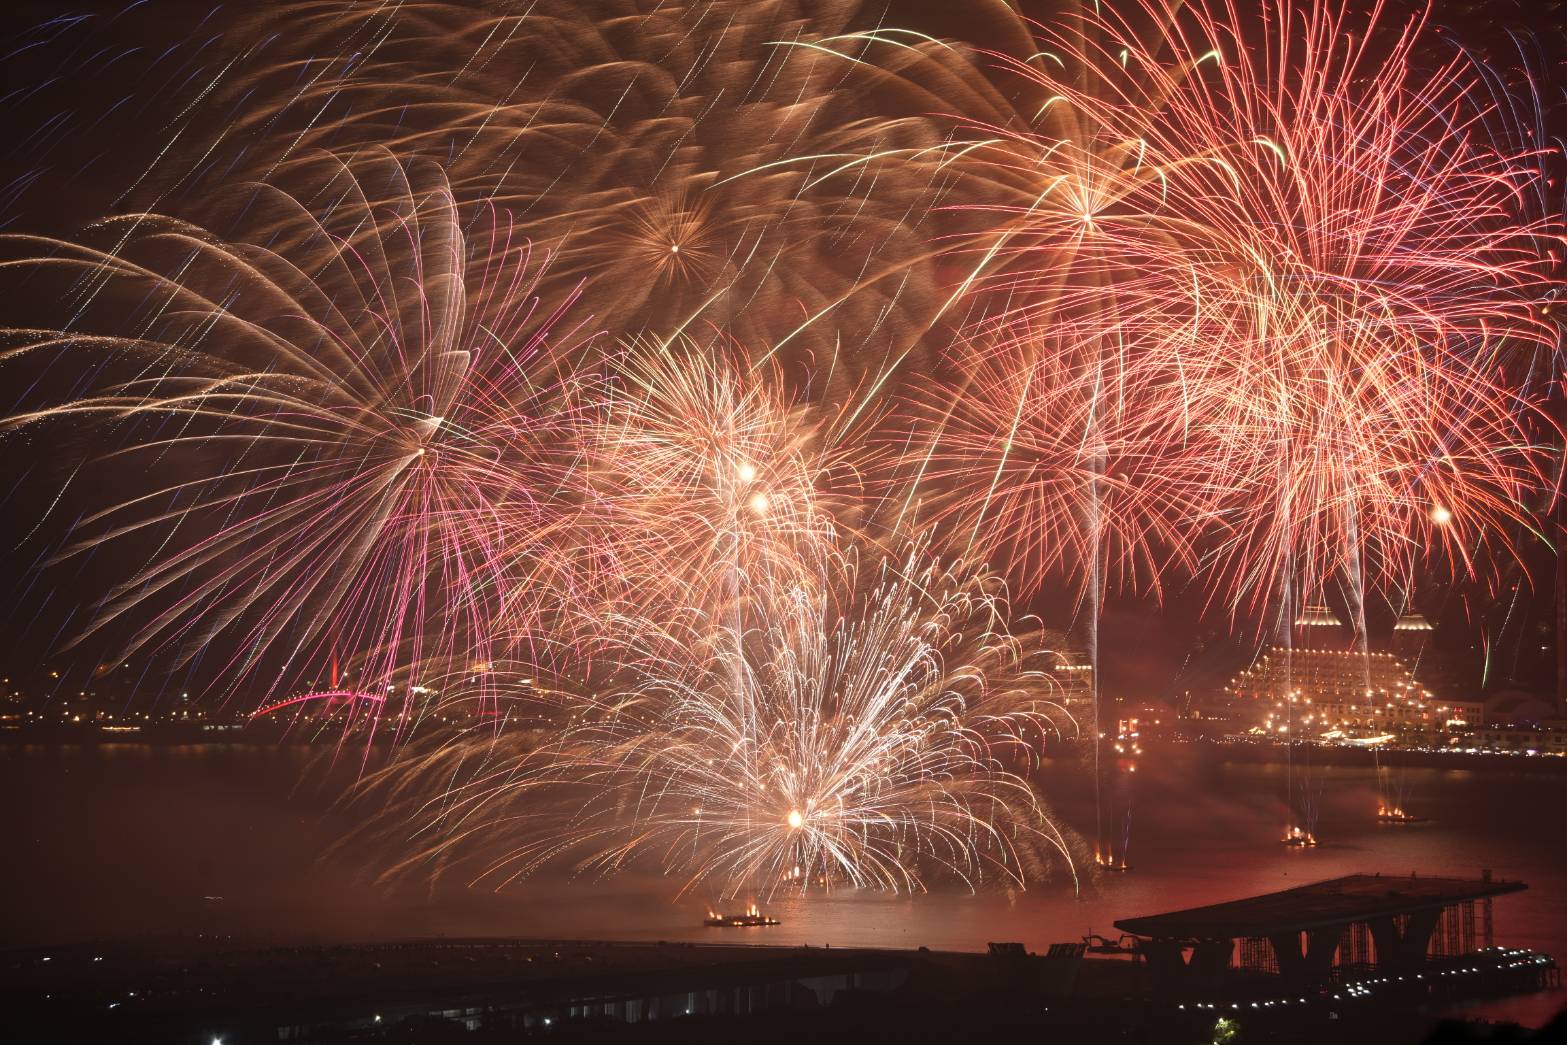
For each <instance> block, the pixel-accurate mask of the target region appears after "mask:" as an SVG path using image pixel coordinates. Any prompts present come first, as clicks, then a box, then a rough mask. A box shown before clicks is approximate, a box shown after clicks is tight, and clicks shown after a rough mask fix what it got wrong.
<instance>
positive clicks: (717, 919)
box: [702, 904, 783, 929]
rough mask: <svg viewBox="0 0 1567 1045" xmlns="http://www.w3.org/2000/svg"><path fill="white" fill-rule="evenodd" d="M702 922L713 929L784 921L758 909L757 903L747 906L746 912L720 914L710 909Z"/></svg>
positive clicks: (774, 923) (736, 927)
mask: <svg viewBox="0 0 1567 1045" xmlns="http://www.w3.org/2000/svg"><path fill="white" fill-rule="evenodd" d="M702 924H703V925H705V926H707V927H709V928H711V929H749V928H754V927H756V926H761V925H782V924H783V922H781V921H779V920H778V919H777V918H770V917H768V916H767V915H765V914H763V913H762V912H761V911H759V910H758V909H757V907H756V904H752V905H751V906H750V907H748V908H746V910H745V913H744V914H718V913H717V912H715V911H709V912H707V917H706V918H704V919H703V920H702Z"/></svg>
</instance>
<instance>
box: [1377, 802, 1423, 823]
mask: <svg viewBox="0 0 1567 1045" xmlns="http://www.w3.org/2000/svg"><path fill="white" fill-rule="evenodd" d="M1425 822H1426V818H1425V817H1423V816H1414V815H1413V814H1410V813H1406V812H1404V811H1403V809H1401V808H1400V807H1398V806H1383V807H1382V808H1380V809H1378V810H1377V823H1379V824H1423V823H1425Z"/></svg>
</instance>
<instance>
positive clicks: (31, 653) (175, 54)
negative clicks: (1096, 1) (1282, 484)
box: [0, 0, 1567, 699]
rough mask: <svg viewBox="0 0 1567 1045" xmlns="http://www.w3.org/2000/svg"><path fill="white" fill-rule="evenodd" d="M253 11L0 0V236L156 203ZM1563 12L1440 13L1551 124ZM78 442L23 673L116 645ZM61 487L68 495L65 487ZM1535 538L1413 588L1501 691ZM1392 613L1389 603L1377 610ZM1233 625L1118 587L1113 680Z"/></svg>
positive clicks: (37, 479) (37, 586)
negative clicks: (84, 551) (97, 604)
mask: <svg viewBox="0 0 1567 1045" xmlns="http://www.w3.org/2000/svg"><path fill="white" fill-rule="evenodd" d="M894 9H895V10H896V11H897V12H898V13H897V14H896V15H894V17H893V18H892V19H890V20H891V21H894V22H901V23H903V24H920V25H923V26H925V27H926V28H928V29H930V30H931V31H935V32H939V31H942V30H943V29H946V28H949V25H948V23H950V28H951V30H952V31H954V32H959V33H961V32H964V31H967V30H968V29H969V28H970V26H969V25H968V22H967V19H966V18H965V17H964V12H963V11H962V10H961V5H959V4H957V3H954V2H952V0H908V2H905V3H895V4H894ZM255 10H256V8H255V7H253V6H251V5H249V4H240V5H228V6H226V7H225V6H222V5H215V4H212V3H210V2H195V0H149V2H146V3H142V4H125V3H91V2H86V0H74V2H73V0H11V2H9V3H7V4H4V5H0V54H3V55H4V67H5V69H6V77H5V82H6V84H7V86H6V87H5V88H4V89H3V91H0V231H5V232H13V233H14V232H28V233H38V234H46V235H64V236H69V235H72V234H74V233H75V232H76V230H78V229H79V228H80V227H81V226H82V225H83V224H85V223H86V222H88V221H90V220H92V219H93V218H95V217H97V216H99V215H102V214H105V213H112V212H114V211H116V210H122V209H124V208H126V207H129V206H132V205H136V204H141V203H145V202H146V201H147V200H148V199H150V198H154V197H155V196H156V195H157V194H158V192H159V191H160V188H161V187H160V186H159V185H158V184H157V183H156V179H155V178H154V179H151V180H148V181H142V182H139V183H138V182H137V181H136V178H137V175H138V172H142V171H145V170H147V169H148V168H149V166H151V165H152V164H153V161H154V160H155V159H156V154H157V152H158V151H159V150H160V149H161V148H162V147H163V146H164V145H165V144H167V135H165V134H164V133H162V128H165V127H168V126H169V125H170V124H171V121H172V119H173V117H174V116H175V114H176V113H177V112H178V111H179V110H180V108H181V107H183V106H184V105H185V104H186V103H187V102H188V101H189V100H190V99H191V98H192V97H193V96H195V95H196V94H198V93H199V91H200V89H201V87H202V85H203V83H204V82H205V78H207V77H210V75H211V73H212V70H213V69H214V68H216V67H217V66H218V64H219V63H221V62H223V61H225V60H226V59H227V57H228V56H229V51H228V50H227V49H226V48H227V37H226V35H225V34H226V30H227V29H228V27H229V26H230V25H231V24H232V20H233V19H234V18H235V17H237V16H238V15H239V14H240V13H244V12H252V13H253V12H254V11H255ZM1040 13H1041V15H1042V16H1043V15H1044V14H1045V13H1046V9H1041V12H1040ZM1564 20H1567V5H1564V4H1563V3H1562V2H1559V0H1530V2H1520V3H1496V2H1476V3H1438V4H1437V5H1436V16H1435V21H1436V22H1437V23H1439V24H1441V25H1444V26H1448V27H1451V29H1450V31H1451V32H1452V33H1453V35H1454V36H1456V37H1461V38H1462V39H1464V40H1466V41H1468V42H1469V43H1470V44H1471V46H1473V47H1474V48H1475V49H1477V50H1478V51H1480V52H1481V53H1484V54H1486V55H1488V56H1492V58H1493V60H1494V61H1495V62H1496V64H1498V66H1500V67H1503V68H1513V69H1516V67H1517V65H1518V57H1517V56H1518V55H1519V54H1520V53H1523V54H1527V55H1528V56H1529V58H1530V60H1531V61H1532V62H1534V63H1535V64H1536V66H1537V72H1538V73H1539V74H1540V78H1539V83H1540V87H1541V89H1542V91H1543V92H1544V95H1543V97H1542V102H1543V103H1544V104H1545V105H1547V106H1548V108H1549V109H1550V110H1551V115H1550V117H1549V119H1550V120H1551V121H1552V123H1553V126H1554V128H1555V130H1554V132H1553V133H1556V134H1560V133H1561V116H1562V111H1563V110H1562V106H1561V104H1560V97H1561V93H1562V89H1563V84H1564V81H1567V77H1564V76H1563V75H1562V72H1563V68H1564V64H1563V63H1564V55H1567V46H1564V33H1563V29H1562V25H1563V22H1564ZM278 21H279V24H278V26H277V29H278V31H280V32H287V31H288V28H289V27H288V25H287V21H286V17H282V16H280V17H279V19H278ZM181 147H183V146H181ZM1559 184H1560V182H1559V181H1558V185H1559ZM1558 191H1559V190H1558ZM34 289H35V290H36V288H34ZM28 293H29V288H28V287H27V286H26V285H22V286H18V285H16V284H15V283H14V282H10V283H7V284H5V285H4V286H3V287H0V308H6V309H8V310H10V311H11V312H12V313H14V312H15V311H16V309H15V306H16V305H17V304H18V303H19V302H22V301H24V300H25V297H26V295H27V294H28ZM4 321H5V322H7V323H9V322H13V321H14V318H13V316H12V315H8V316H6V317H5V319H4ZM42 377H44V375H38V374H34V373H30V372H29V371H28V370H27V369H26V367H25V366H24V367H20V368H19V367H14V366H13V367H11V368H9V369H7V371H6V372H5V376H4V377H3V379H0V407H10V406H11V405H12V404H13V403H15V402H22V401H27V397H28V395H29V394H30V385H31V382H32V381H34V380H37V379H40V378H42ZM62 440H63V441H64V443H65V444H66V445H64V446H62ZM68 444H69V436H68V435H67V436H63V437H62V436H61V434H60V433H56V432H52V433H50V434H49V435H48V437H47V438H39V437H36V436H31V435H29V436H24V437H21V438H18V437H14V436H13V437H10V438H7V439H6V440H4V441H3V442H0V452H3V458H0V521H3V525H4V527H5V528H6V529H7V530H8V531H9V533H8V534H6V538H7V539H6V540H5V541H4V544H3V546H0V591H3V592H4V594H3V596H0V661H3V662H4V663H5V666H6V668H7V670H8V671H9V672H10V673H13V674H18V675H21V676H24V677H25V676H27V675H29V674H31V673H34V672H38V671H40V670H44V669H46V668H47V667H49V666H53V665H57V664H61V665H77V666H78V667H80V666H82V665H84V664H91V663H94V662H96V661H97V660H98V659H99V658H103V657H107V656H109V655H110V654H109V651H108V648H107V647H99V646H92V645H89V646H87V647H85V648H84V649H83V650H81V651H80V652H78V653H74V654H70V655H64V654H60V653H58V652H57V651H58V650H59V647H60V646H61V644H62V643H63V641H64V640H65V639H66V638H67V637H69V636H71V635H73V634H75V633H76V632H77V631H78V630H79V629H80V628H81V627H82V625H83V624H84V622H85V621H87V620H88V619H89V617H90V602H91V599H92V598H93V596H94V595H95V594H97V593H99V592H101V590H102V587H103V584H104V577H105V576H109V575H112V574H114V573H115V571H116V569H117V568H118V567H120V566H121V565H123V564H122V563H120V562H115V561H109V562H105V561H103V559H102V558H99V559H95V558H93V557H92V556H86V557H77V558H75V559H72V560H70V561H68V562H66V563H64V564H62V565H59V566H55V567H51V568H49V569H47V570H44V569H41V568H40V564H41V563H42V562H43V561H44V560H45V559H46V558H47V557H48V556H49V555H51V554H52V553H53V552H54V551H55V550H57V549H58V548H59V547H60V546H61V544H62V542H63V540H64V538H65V535H66V534H67V533H68V532H69V529H70V526H71V523H72V521H73V519H74V518H75V517H76V515H77V514H78V513H79V512H80V511H82V510H83V509H84V508H85V507H86V506H87V505H88V504H89V503H94V502H95V501H96V500H97V499H98V497H99V496H100V495H101V494H102V493H103V490H102V487H103V486H104V485H109V486H112V485H113V484H116V483H120V484H124V485H125V488H126V489H127V490H129V489H133V488H134V482H135V479H136V477H135V476H124V475H116V474H115V473H114V471H113V470H112V469H107V470H106V469H103V468H89V469H88V470H87V471H85V472H81V473H76V472H75V467H76V465H75V462H74V460H73V457H74V455H73V454H72V453H71V452H70V447H69V445H68ZM73 475H74V479H73V481H72V483H70V484H67V483H66V479H67V478H69V477H72V476H73ZM84 484H85V485H86V486H87V487H89V489H82V487H83V485H84ZM62 487H64V488H65V489H66V492H65V494H64V495H63V496H58V497H57V494H58V493H59V491H60V490H61V489H62ZM91 487H98V489H91ZM1525 543H1526V560H1527V565H1528V571H1527V576H1525V575H1523V574H1520V575H1519V576H1518V577H1517V578H1514V579H1513V580H1512V581H1504V582H1503V583H1502V585H1501V588H1500V594H1501V596H1502V598H1501V599H1500V600H1495V599H1490V598H1471V599H1470V600H1469V601H1468V603H1467V604H1466V602H1465V600H1464V599H1463V598H1461V597H1460V596H1459V595H1457V594H1454V593H1453V592H1450V591H1447V590H1444V589H1443V588H1442V587H1440V586H1438V585H1435V584H1433V585H1431V586H1430V587H1429V589H1428V591H1426V592H1424V593H1422V595H1421V596H1420V597H1419V599H1418V600H1417V601H1418V602H1419V608H1421V609H1423V610H1425V611H1426V612H1427V613H1428V614H1429V615H1431V616H1432V617H1433V618H1435V619H1437V620H1438V621H1439V622H1440V627H1441V629H1442V630H1441V637H1442V642H1441V645H1442V647H1443V649H1444V650H1445V651H1446V652H1447V653H1448V654H1449V656H1450V659H1452V661H1453V670H1455V671H1456V672H1457V673H1459V674H1461V675H1465V676H1467V677H1469V678H1471V679H1475V680H1477V679H1478V676H1479V673H1480V671H1481V669H1482V665H1483V664H1484V663H1485V661H1484V660H1483V658H1482V656H1481V655H1480V653H1479V650H1480V649H1481V648H1482V647H1484V646H1486V645H1489V647H1490V650H1491V653H1490V658H1489V665H1488V668H1487V670H1488V671H1489V673H1490V677H1489V680H1488V681H1489V682H1490V684H1492V685H1493V686H1494V685H1501V684H1505V683H1507V682H1508V681H1516V682H1517V683H1518V684H1521V685H1525V686H1534V687H1549V686H1550V685H1552V684H1553V660H1552V656H1551V654H1550V653H1549V652H1547V651H1542V650H1540V649H1539V648H1538V647H1539V646H1540V645H1541V644H1542V642H1543V643H1546V644H1549V643H1551V642H1552V641H1553V639H1552V638H1551V637H1550V627H1549V624H1550V620H1551V617H1550V612H1551V606H1552V599H1551V595H1552V592H1551V582H1552V577H1553V568H1552V567H1553V562H1552V559H1551V557H1550V554H1549V552H1548V550H1547V549H1545V548H1544V547H1543V546H1541V545H1539V543H1538V542H1525ZM1531 577H1532V581H1531V580H1530V579H1529V578H1531ZM1466 605H1467V608H1466ZM1036 608H1038V609H1040V610H1041V611H1042V612H1045V613H1046V615H1047V616H1049V617H1051V618H1052V623H1056V624H1066V623H1069V622H1070V613H1069V612H1068V611H1066V610H1064V609H1062V608H1061V606H1060V605H1059V604H1057V603H1054V602H1052V601H1051V599H1050V597H1049V596H1048V595H1047V596H1046V597H1045V598H1044V600H1043V601H1042V604H1041V606H1039V607H1036ZM1373 613H1374V615H1377V613H1378V611H1376V610H1373ZM1390 619H1391V614H1390V611H1388V610H1387V609H1386V608H1382V609H1381V610H1380V620H1381V623H1382V624H1384V626H1385V624H1386V622H1387V621H1388V620H1390ZM1229 632H1230V628H1229V626H1228V625H1227V624H1226V623H1225V621H1224V618H1223V615H1222V614H1219V613H1214V612H1211V611H1209V612H1206V613H1205V602H1204V598H1203V596H1202V595H1201V594H1200V593H1198V592H1196V591H1182V590H1174V591H1166V593H1165V595H1164V599H1163V602H1162V604H1156V603H1155V602H1154V600H1152V599H1149V598H1131V597H1123V598H1120V599H1118V600H1116V601H1115V603H1114V604H1113V605H1111V606H1110V607H1109V608H1108V609H1107V611H1106V613H1105V616H1104V621H1103V628H1102V632H1101V638H1102V643H1103V646H1104V648H1105V649H1106V651H1107V653H1108V652H1110V651H1113V656H1107V657H1106V660H1105V681H1106V685H1107V688H1108V689H1109V690H1110V691H1111V692H1116V693H1121V694H1125V695H1128V696H1146V697H1150V698H1156V699H1159V698H1169V697H1172V696H1174V695H1177V694H1179V693H1180V692H1181V691H1182V690H1185V689H1188V688H1197V689H1201V688H1203V687H1205V686H1209V685H1212V684H1213V682H1214V681H1215V680H1217V679H1221V678H1222V677H1224V676H1225V675H1227V674H1228V673H1229V672H1230V671H1232V670H1234V668H1235V667H1236V665H1237V664H1239V663H1240V662H1241V661H1243V660H1244V659H1245V658H1246V656H1247V655H1248V651H1249V650H1250V649H1251V648H1253V646H1254V643H1255V637H1256V633H1255V630H1251V631H1249V632H1247V633H1246V634H1243V635H1239V636H1232V635H1230V634H1229ZM1542 635H1543V636H1544V637H1543V638H1542ZM175 688H178V686H176V687H175Z"/></svg>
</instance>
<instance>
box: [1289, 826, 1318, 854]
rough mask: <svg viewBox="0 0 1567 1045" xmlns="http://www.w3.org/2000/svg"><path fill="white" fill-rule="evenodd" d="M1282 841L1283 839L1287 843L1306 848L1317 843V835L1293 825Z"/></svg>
mask: <svg viewBox="0 0 1567 1045" xmlns="http://www.w3.org/2000/svg"><path fill="white" fill-rule="evenodd" d="M1281 841H1283V843H1284V844H1285V845H1289V846H1295V847H1296V848H1298V849H1304V848H1307V847H1309V846H1314V845H1316V844H1317V836H1316V835H1314V834H1312V833H1311V832H1310V831H1306V830H1303V829H1301V828H1299V827H1292V828H1290V829H1289V833H1287V834H1286V835H1285V836H1284V837H1283V839H1281Z"/></svg>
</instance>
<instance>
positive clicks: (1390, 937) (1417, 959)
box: [1366, 907, 1442, 969]
mask: <svg viewBox="0 0 1567 1045" xmlns="http://www.w3.org/2000/svg"><path fill="white" fill-rule="evenodd" d="M1441 917H1442V909H1441V908H1440V907H1437V908H1433V909H1431V910H1426V911H1416V912H1414V913H1413V914H1411V915H1410V916H1409V921H1408V922H1407V923H1406V924H1405V925H1404V931H1403V932H1402V933H1401V932H1399V931H1398V922H1397V921H1396V920H1395V919H1394V918H1393V917H1392V916H1390V915H1389V916H1386V917H1382V918H1372V919H1370V920H1369V921H1367V922H1366V924H1367V925H1368V926H1370V927H1371V938H1372V939H1373V940H1375V941H1376V945H1377V968H1379V969H1408V968H1413V967H1417V966H1420V965H1423V964H1424V963H1425V958H1426V950H1427V949H1428V948H1429V947H1430V946H1431V933H1432V932H1434V931H1435V930H1436V923H1437V921H1438V920H1439V919H1441Z"/></svg>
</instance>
